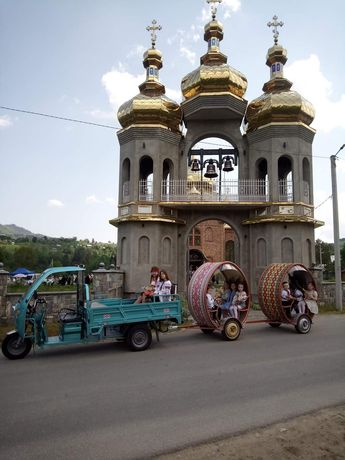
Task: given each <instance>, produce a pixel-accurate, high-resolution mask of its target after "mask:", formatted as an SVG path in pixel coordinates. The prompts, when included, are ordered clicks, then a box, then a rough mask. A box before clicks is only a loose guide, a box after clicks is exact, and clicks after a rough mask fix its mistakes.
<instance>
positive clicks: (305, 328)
mask: <svg viewBox="0 0 345 460" xmlns="http://www.w3.org/2000/svg"><path fill="white" fill-rule="evenodd" d="M295 328H296V331H297V332H299V333H300V334H308V332H309V331H310V329H311V319H310V318H309V316H307V315H300V317H299V318H298V320H297V324H296V326H295Z"/></svg>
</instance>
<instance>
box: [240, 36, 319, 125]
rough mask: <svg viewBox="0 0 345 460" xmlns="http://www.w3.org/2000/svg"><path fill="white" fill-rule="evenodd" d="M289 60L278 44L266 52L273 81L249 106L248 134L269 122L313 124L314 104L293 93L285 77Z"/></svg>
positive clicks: (264, 87) (266, 85) (247, 115)
mask: <svg viewBox="0 0 345 460" xmlns="http://www.w3.org/2000/svg"><path fill="white" fill-rule="evenodd" d="M286 61H287V52H286V50H285V49H284V48H283V47H282V46H280V45H278V44H275V45H274V46H272V47H271V48H270V49H269V50H268V53H267V57H266V65H267V66H268V67H270V69H271V79H270V80H269V81H268V82H266V83H265V84H264V86H263V88H262V89H263V91H264V94H262V95H261V96H260V97H258V98H257V99H254V100H253V101H252V102H251V103H250V104H249V105H248V107H247V112H246V119H247V122H248V128H247V132H250V131H254V130H256V129H258V128H260V127H261V126H264V125H266V124H268V123H289V122H290V123H296V122H299V123H304V124H306V125H308V126H309V125H310V124H311V122H312V121H313V120H314V117H315V110H314V107H313V105H312V104H311V103H310V102H309V101H307V100H306V99H304V97H302V96H301V95H300V94H299V93H298V92H297V91H292V90H291V89H290V88H291V86H292V83H291V81H289V80H287V79H286V78H284V74H283V69H284V64H285V63H286Z"/></svg>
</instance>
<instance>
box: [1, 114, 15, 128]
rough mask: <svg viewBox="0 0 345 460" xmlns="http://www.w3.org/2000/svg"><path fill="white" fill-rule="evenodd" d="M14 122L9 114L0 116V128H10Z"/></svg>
mask: <svg viewBox="0 0 345 460" xmlns="http://www.w3.org/2000/svg"><path fill="white" fill-rule="evenodd" d="M12 125H13V123H12V121H11V119H10V117H8V116H7V115H4V116H1V117H0V128H8V127H9V126H12Z"/></svg>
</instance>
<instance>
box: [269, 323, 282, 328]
mask: <svg viewBox="0 0 345 460" xmlns="http://www.w3.org/2000/svg"><path fill="white" fill-rule="evenodd" d="M268 324H269V325H270V326H271V327H279V326H280V325H281V323H268Z"/></svg>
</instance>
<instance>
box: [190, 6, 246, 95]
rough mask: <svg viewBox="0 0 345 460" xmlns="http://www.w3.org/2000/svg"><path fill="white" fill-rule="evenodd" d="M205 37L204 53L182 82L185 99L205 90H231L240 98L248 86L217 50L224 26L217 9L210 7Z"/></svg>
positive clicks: (214, 91)
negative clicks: (205, 50) (210, 15)
mask: <svg viewBox="0 0 345 460" xmlns="http://www.w3.org/2000/svg"><path fill="white" fill-rule="evenodd" d="M204 40H205V41H206V42H207V43H208V49H207V53H206V54H204V56H202V57H201V58H200V67H198V68H197V69H195V70H193V71H192V72H190V73H189V74H188V75H186V76H185V77H184V78H183V79H182V82H181V90H182V94H183V96H184V98H185V99H191V98H192V97H194V96H197V95H199V94H205V93H208V94H209V93H213V94H214V93H218V94H219V93H221V94H224V93H231V94H233V95H235V96H237V97H240V98H242V96H243V95H244V93H245V92H246V89H247V79H246V77H245V76H244V75H243V74H242V73H241V72H239V71H238V70H236V69H234V68H233V67H230V66H229V65H228V64H227V60H228V58H227V56H226V55H225V54H223V53H222V52H221V51H220V48H219V42H220V41H221V40H223V25H222V24H221V23H220V22H219V21H217V20H216V8H215V7H213V8H212V20H211V21H210V22H209V23H208V24H206V25H205V28H204Z"/></svg>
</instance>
